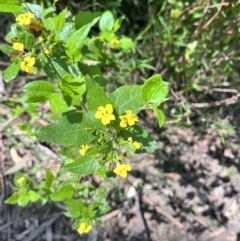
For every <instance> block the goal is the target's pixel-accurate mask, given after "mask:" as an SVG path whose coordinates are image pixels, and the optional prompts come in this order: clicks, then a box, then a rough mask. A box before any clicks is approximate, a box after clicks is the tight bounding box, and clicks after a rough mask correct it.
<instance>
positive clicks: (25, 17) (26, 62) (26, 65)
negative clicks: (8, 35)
mask: <svg viewBox="0 0 240 241" xmlns="http://www.w3.org/2000/svg"><path fill="white" fill-rule="evenodd" d="M33 18H35V16H34V14H33V13H24V14H20V15H18V16H17V17H16V22H17V23H18V24H19V25H29V24H30V23H31V20H32V19H33ZM13 49H15V50H18V51H24V45H23V44H22V43H20V42H15V43H13ZM35 63H36V59H35V57H31V56H27V57H25V58H24V59H23V61H22V62H21V65H20V66H21V70H23V71H25V72H27V73H30V74H32V73H34V70H35V69H34V64H35Z"/></svg>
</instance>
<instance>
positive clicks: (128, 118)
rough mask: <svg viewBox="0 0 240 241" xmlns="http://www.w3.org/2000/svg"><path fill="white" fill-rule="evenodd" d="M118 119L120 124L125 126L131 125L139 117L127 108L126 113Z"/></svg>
mask: <svg viewBox="0 0 240 241" xmlns="http://www.w3.org/2000/svg"><path fill="white" fill-rule="evenodd" d="M120 120H121V122H120V126H121V127H123V128H126V127H127V126H133V125H134V124H135V122H137V121H138V120H139V119H138V117H137V115H135V114H133V112H132V111H131V110H127V111H126V115H122V116H120Z"/></svg>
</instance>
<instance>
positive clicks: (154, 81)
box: [142, 74, 168, 105]
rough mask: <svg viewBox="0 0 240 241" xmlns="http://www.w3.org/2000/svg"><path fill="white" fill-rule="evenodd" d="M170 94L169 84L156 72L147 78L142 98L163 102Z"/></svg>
mask: <svg viewBox="0 0 240 241" xmlns="http://www.w3.org/2000/svg"><path fill="white" fill-rule="evenodd" d="M167 94H168V85H167V83H166V82H164V81H163V80H162V77H161V75H159V74H156V75H154V76H152V77H151V78H149V79H148V80H146V82H145V83H144V85H143V88H142V98H143V99H144V100H145V101H146V102H147V103H151V104H157V105H159V104H161V103H162V102H163V101H164V100H165V98H166V96H167Z"/></svg>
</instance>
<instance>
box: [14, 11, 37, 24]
mask: <svg viewBox="0 0 240 241" xmlns="http://www.w3.org/2000/svg"><path fill="white" fill-rule="evenodd" d="M32 18H35V16H34V14H33V13H24V14H20V15H18V16H17V17H16V21H17V23H18V24H19V25H29V24H30V23H31V19H32Z"/></svg>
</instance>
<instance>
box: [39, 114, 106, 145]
mask: <svg viewBox="0 0 240 241" xmlns="http://www.w3.org/2000/svg"><path fill="white" fill-rule="evenodd" d="M94 114H95V112H88V113H84V114H81V113H74V114H67V115H65V116H64V117H62V118H60V119H59V120H58V121H57V122H56V124H50V125H48V126H45V127H43V128H42V129H40V131H39V132H38V135H39V138H40V139H41V140H43V141H47V142H50V143H54V144H64V145H67V146H71V145H72V146H80V145H83V144H86V143H90V142H91V141H93V140H94V139H96V137H95V136H94V135H93V134H92V133H93V131H95V130H97V129H102V128H105V126H103V125H102V123H101V122H100V121H99V120H97V119H96V118H95V117H94Z"/></svg>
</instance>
